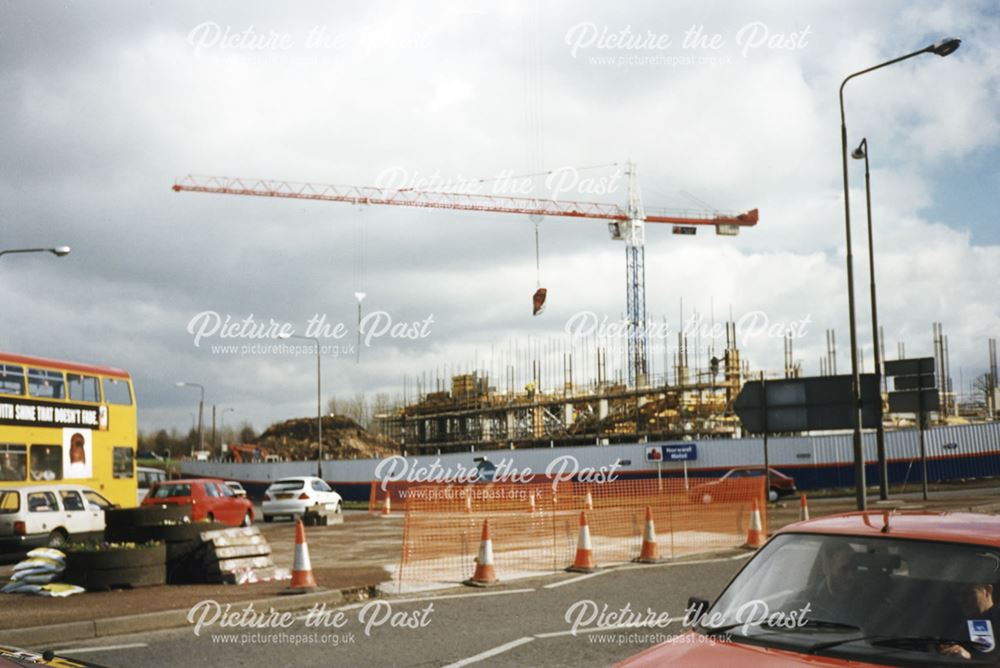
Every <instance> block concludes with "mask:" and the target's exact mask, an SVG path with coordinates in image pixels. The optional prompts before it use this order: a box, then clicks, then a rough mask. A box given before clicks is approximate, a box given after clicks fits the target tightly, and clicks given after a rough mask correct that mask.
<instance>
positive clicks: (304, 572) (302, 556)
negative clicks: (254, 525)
mask: <svg viewBox="0 0 1000 668" xmlns="http://www.w3.org/2000/svg"><path fill="white" fill-rule="evenodd" d="M318 589H319V587H317V586H316V578H314V577H313V572H312V563H311V562H310V561H309V545H307V544H306V528H305V526H304V525H303V524H302V520H297V521H296V522H295V562H294V563H293V565H292V583H291V584H290V585H288V588H286V589H285V590H284V591H283V592H281V593H282V594H307V593H309V592H313V591H317V590H318Z"/></svg>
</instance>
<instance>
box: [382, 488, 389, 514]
mask: <svg viewBox="0 0 1000 668" xmlns="http://www.w3.org/2000/svg"><path fill="white" fill-rule="evenodd" d="M391 514H392V495H391V494H389V493H388V492H387V493H386V495H385V499H383V500H382V515H381V517H389V515H391Z"/></svg>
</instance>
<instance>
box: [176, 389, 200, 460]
mask: <svg viewBox="0 0 1000 668" xmlns="http://www.w3.org/2000/svg"><path fill="white" fill-rule="evenodd" d="M177 387H197V388H198V389H199V390H201V398H200V399H199V400H198V448H199V449H201V450H204V449H205V441H204V439H203V438H202V436H201V434H202V429H201V422H202V414H203V413H204V408H205V386H204V385H199V384H198V383H185V382H184V381H181V380H179V381H177ZM191 456H192V457H194V446H192V447H191Z"/></svg>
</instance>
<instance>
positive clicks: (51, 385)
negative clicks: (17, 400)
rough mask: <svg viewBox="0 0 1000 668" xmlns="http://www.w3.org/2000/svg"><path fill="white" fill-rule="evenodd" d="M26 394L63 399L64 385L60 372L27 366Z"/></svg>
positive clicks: (42, 397)
mask: <svg viewBox="0 0 1000 668" xmlns="http://www.w3.org/2000/svg"><path fill="white" fill-rule="evenodd" d="M28 394H30V395H31V396H33V397H39V398H41V399H65V398H66V385H65V381H63V375H62V372H60V371H46V370H45V369H32V368H31V367H28Z"/></svg>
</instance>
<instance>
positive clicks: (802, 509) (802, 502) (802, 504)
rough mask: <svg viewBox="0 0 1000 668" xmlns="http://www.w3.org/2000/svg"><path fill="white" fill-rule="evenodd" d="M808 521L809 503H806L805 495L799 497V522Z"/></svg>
mask: <svg viewBox="0 0 1000 668" xmlns="http://www.w3.org/2000/svg"><path fill="white" fill-rule="evenodd" d="M807 519H809V503H808V502H807V501H806V495H805V494H801V495H799V521H800V522H805V521H806V520H807Z"/></svg>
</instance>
